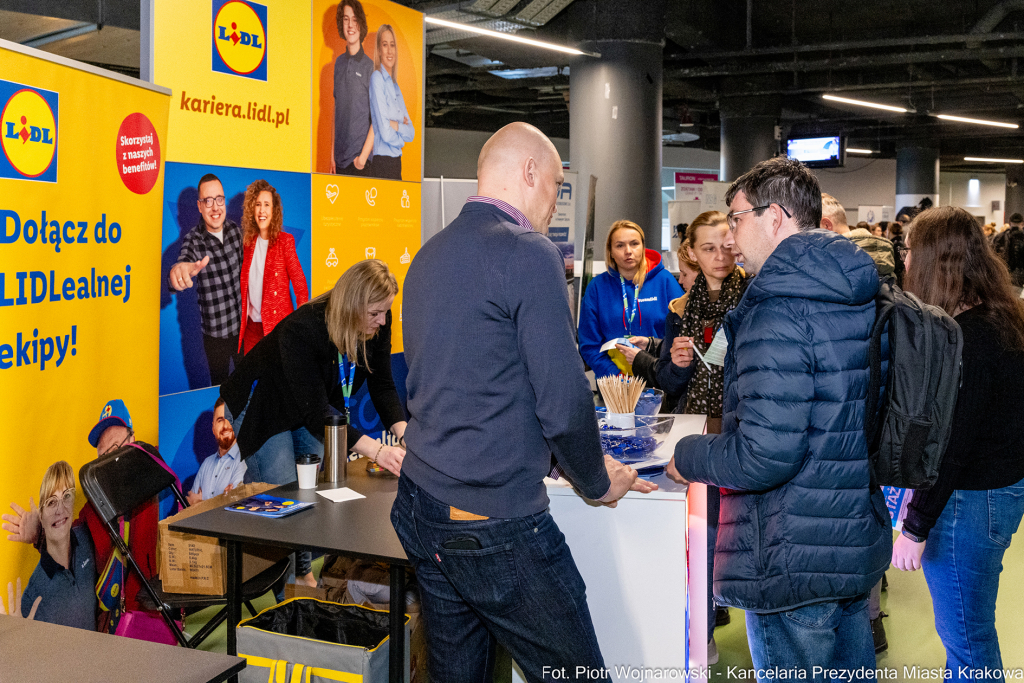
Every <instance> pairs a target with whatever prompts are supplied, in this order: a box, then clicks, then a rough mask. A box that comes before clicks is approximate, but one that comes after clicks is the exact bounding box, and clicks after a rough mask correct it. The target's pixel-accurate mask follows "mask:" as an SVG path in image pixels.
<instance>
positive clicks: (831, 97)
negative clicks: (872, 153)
mask: <svg viewBox="0 0 1024 683" xmlns="http://www.w3.org/2000/svg"><path fill="white" fill-rule="evenodd" d="M821 98H822V99H823V100H829V101H830V102H842V103H844V104H855V105H857V106H859V107H871V108H872V109H884V110H885V111H894V112H896V113H897V114H906V113H907V111H908V110H907V109H904V108H903V107H893V106H891V105H888V104H879V103H877V102H867V101H865V100H853V99H850V98H849V97H837V96H836V95H822V96H821ZM847 151H849V150H847Z"/></svg>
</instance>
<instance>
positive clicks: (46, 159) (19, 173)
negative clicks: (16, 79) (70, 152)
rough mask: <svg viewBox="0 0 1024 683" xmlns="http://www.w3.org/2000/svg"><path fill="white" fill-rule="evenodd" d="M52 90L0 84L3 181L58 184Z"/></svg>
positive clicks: (0, 157) (54, 95)
mask: <svg viewBox="0 0 1024 683" xmlns="http://www.w3.org/2000/svg"><path fill="white" fill-rule="evenodd" d="M58 99H59V96H58V94H57V93H55V92H52V91H50V90H41V89H39V88H26V87H25V86H23V85H21V84H20V83H12V82H10V81H0V103H2V104H0V146H2V147H3V154H2V155H0V178H14V179H15V180H37V181H42V182H48V183H55V182H57V118H58V113H57V103H58Z"/></svg>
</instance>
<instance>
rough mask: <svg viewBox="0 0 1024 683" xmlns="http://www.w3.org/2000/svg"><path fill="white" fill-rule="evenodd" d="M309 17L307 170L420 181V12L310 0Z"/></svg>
mask: <svg viewBox="0 0 1024 683" xmlns="http://www.w3.org/2000/svg"><path fill="white" fill-rule="evenodd" d="M313 22H314V29H313V66H314V69H316V72H315V74H314V79H313V116H314V136H315V139H314V162H313V171H314V172H316V173H335V174H338V175H351V176H363V177H371V178H388V179H393V180H411V181H416V182H418V181H420V180H421V178H422V158H423V144H422V139H423V15H422V14H420V13H419V12H415V11H413V10H410V9H407V8H405V7H402V6H401V5H398V4H395V3H392V2H387V1H386V0H376V1H371V0H341V2H340V3H339V2H337V1H336V0H315V1H314V3H313ZM399 64H400V65H401V68H399V67H398V65H399Z"/></svg>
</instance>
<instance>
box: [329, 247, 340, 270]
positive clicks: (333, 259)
mask: <svg viewBox="0 0 1024 683" xmlns="http://www.w3.org/2000/svg"><path fill="white" fill-rule="evenodd" d="M330 249H331V253H329V254H327V267H328V268H336V267H337V265H338V255H337V254H335V253H334V247H331V248H330Z"/></svg>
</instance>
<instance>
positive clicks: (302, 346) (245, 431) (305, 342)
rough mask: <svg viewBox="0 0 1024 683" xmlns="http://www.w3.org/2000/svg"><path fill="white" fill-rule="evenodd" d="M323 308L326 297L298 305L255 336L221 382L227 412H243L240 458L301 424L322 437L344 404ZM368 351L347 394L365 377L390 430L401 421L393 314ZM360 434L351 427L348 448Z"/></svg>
mask: <svg viewBox="0 0 1024 683" xmlns="http://www.w3.org/2000/svg"><path fill="white" fill-rule="evenodd" d="M326 309H327V304H326V302H311V303H308V304H305V305H303V306H300V307H299V308H298V309H297V310H296V311H295V312H294V313H291V314H290V315H288V316H287V317H286V318H285V319H284V320H282V321H281V322H280V323H278V325H277V326H276V327H275V328H274V329H273V331H272V332H271V333H270V334H268V335H267V336H266V337H265V338H264V339H262V340H260V342H259V343H258V344H257V345H256V346H255V347H254V348H253V349H252V351H250V352H249V353H247V354H246V355H245V357H244V358H243V359H242V362H241V363H240V364H239V366H238V368H237V369H236V370H235V371H234V372H233V373H232V374H231V376H230V377H229V378H228V380H227V381H226V382H225V383H224V384H223V385H221V388H220V395H221V396H222V397H223V398H224V400H225V401H226V402H227V404H228V408H230V409H231V413H232V415H234V416H236V417H237V416H238V415H239V413H241V411H242V409H243V408H244V409H245V411H246V412H245V419H244V420H243V421H242V428H241V430H240V431H239V433H238V448H239V450H240V451H241V452H242V458H247V457H249V456H250V455H252V454H253V453H255V452H256V451H257V450H259V448H260V447H261V446H262V445H263V444H264V443H265V442H266V441H267V439H269V438H270V437H271V436H273V435H275V434H279V433H281V432H284V431H289V430H293V429H298V428H299V427H305V428H306V429H308V430H309V432H310V433H311V434H312V435H313V436H315V437H316V438H317V439H320V440H323V438H324V423H325V419H324V418H325V415H326V414H327V413H328V412H331V409H334V410H338V411H340V410H342V409H343V408H344V407H345V401H344V394H343V392H342V386H341V382H340V381H339V379H340V376H339V373H338V365H339V363H338V348H337V347H336V346H335V345H334V343H333V342H332V341H331V338H330V336H329V335H328V333H327V323H326V322H325V314H326ZM366 356H367V357H366V358H365V359H360V361H359V364H358V365H357V366H356V372H355V377H354V379H353V382H352V395H355V393H356V392H357V391H359V388H360V387H361V386H362V385H363V382H366V383H367V385H368V388H369V391H370V399H371V400H372V401H373V407H374V408H375V409H376V410H377V414H378V415H380V419H381V422H383V423H384V426H385V427H387V428H390V427H391V426H392V425H393V424H395V423H396V422H401V421H402V420H404V419H405V411H404V410H403V409H402V403H401V400H400V399H399V398H398V391H397V390H396V388H395V381H394V379H393V378H392V375H391V312H390V311H388V314H387V320H386V322H385V323H384V325H383V326H381V328H380V329H379V330H377V334H376V335H374V337H373V338H372V339H370V340H368V341H367V342H366ZM350 360H351V359H350ZM368 368H369V370H372V372H367V369H368ZM250 391H251V392H252V396H251V398H250V395H249V394H250ZM247 404H248V405H247ZM360 436H362V434H360V432H359V431H358V430H356V429H355V428H354V427H352V425H351V424H350V425H349V427H348V444H349V446H352V445H353V444H354V443H355V442H356V440H358V439H359V437H360Z"/></svg>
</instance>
